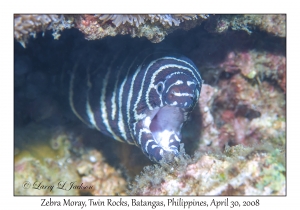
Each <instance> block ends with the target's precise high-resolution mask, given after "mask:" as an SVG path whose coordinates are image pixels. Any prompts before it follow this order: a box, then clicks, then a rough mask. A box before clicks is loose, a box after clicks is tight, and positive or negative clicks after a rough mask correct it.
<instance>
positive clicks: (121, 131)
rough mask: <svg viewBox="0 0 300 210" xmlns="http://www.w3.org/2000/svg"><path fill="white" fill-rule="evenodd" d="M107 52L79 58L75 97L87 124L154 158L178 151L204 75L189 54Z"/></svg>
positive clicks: (72, 95)
mask: <svg viewBox="0 0 300 210" xmlns="http://www.w3.org/2000/svg"><path fill="white" fill-rule="evenodd" d="M132 51H134V50H131V49H126V50H123V51H121V52H119V53H114V54H113V53H107V54H101V55H99V56H98V57H97V59H96V60H97V62H90V64H89V65H87V63H88V62H78V63H77V65H76V67H75V68H74V70H73V72H72V74H71V80H70V86H69V103H70V105H71V108H72V110H73V112H74V113H75V115H76V116H77V117H78V118H79V119H80V120H81V121H83V122H84V123H85V124H87V125H89V126H90V127H92V128H95V129H97V130H99V131H101V132H102V133H104V134H106V135H108V136H110V137H112V138H114V139H116V140H118V141H125V142H127V143H129V144H135V145H136V146H138V147H139V148H141V150H142V151H143V153H144V154H145V155H146V156H147V157H148V158H149V159H150V160H152V161H156V162H158V161H160V160H161V159H162V158H163V155H164V154H166V153H173V154H174V155H176V154H178V148H179V144H180V141H181V134H180V132H181V128H182V125H183V123H184V122H185V121H186V120H187V118H188V115H189V114H190V112H191V111H192V109H193V108H194V106H195V104H196V102H197V101H198V98H199V95H200V91H201V85H202V79H201V76H200V74H199V71H198V70H197V68H196V66H195V65H194V63H193V62H192V61H191V60H189V59H188V58H186V57H184V56H182V55H179V54H173V53H167V52H165V51H162V50H151V49H150V50H143V51H140V52H138V53H137V54H133V52H132Z"/></svg>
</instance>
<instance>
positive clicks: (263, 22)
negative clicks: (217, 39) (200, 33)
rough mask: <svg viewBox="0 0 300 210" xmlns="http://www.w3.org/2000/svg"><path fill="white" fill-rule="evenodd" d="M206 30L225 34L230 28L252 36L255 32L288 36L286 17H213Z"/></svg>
mask: <svg viewBox="0 0 300 210" xmlns="http://www.w3.org/2000/svg"><path fill="white" fill-rule="evenodd" d="M205 28H206V29H207V30H208V31H209V32H211V33H223V32H226V31H227V30H228V29H229V28H230V29H232V30H243V31H246V32H247V33H249V34H251V33H252V31H253V30H257V29H258V30H261V31H266V32H268V33H270V34H273V35H275V36H279V37H285V36H286V15H284V14H268V15H250V14H248V15H212V16H210V18H209V20H208V21H207V23H206V26H205Z"/></svg>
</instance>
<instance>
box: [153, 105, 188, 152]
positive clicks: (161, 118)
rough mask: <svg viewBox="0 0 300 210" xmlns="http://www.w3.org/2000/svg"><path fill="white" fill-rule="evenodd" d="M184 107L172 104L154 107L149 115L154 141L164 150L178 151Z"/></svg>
mask: <svg viewBox="0 0 300 210" xmlns="http://www.w3.org/2000/svg"><path fill="white" fill-rule="evenodd" d="M184 113H185V112H184V109H182V108H179V107H174V106H168V105H167V106H164V107H161V108H157V109H154V110H153V111H152V112H151V114H150V115H148V116H149V117H150V119H151V121H150V124H149V123H148V126H149V129H150V131H151V133H152V135H153V138H154V141H155V142H156V143H157V145H158V146H159V147H161V148H162V149H163V150H165V151H170V152H174V153H175V154H177V153H178V147H179V144H180V141H181V134H180V131H181V127H182V125H183V122H184V118H185V114H184Z"/></svg>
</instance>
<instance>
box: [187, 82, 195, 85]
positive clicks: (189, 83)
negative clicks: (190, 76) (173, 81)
mask: <svg viewBox="0 0 300 210" xmlns="http://www.w3.org/2000/svg"><path fill="white" fill-rule="evenodd" d="M186 83H187V85H188V86H191V85H195V82H191V81H187V82H186Z"/></svg>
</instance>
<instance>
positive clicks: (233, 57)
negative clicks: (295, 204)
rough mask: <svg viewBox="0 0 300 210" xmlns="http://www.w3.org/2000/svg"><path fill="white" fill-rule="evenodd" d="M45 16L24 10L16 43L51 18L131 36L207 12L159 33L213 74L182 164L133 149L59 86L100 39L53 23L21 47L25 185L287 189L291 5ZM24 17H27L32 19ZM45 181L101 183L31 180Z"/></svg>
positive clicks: (18, 79)
mask: <svg viewBox="0 0 300 210" xmlns="http://www.w3.org/2000/svg"><path fill="white" fill-rule="evenodd" d="M38 16H40V15H36V16H33V15H32V16H25V15H20V16H18V15H15V19H17V18H19V19H18V21H19V22H18V23H19V25H18V29H17V31H16V32H15V38H16V39H17V40H18V41H23V42H24V43H25V41H26V40H27V38H28V37H29V36H31V35H33V34H34V33H35V32H37V31H39V30H41V31H43V30H48V29H50V28H51V29H52V30H54V32H55V31H56V32H59V31H60V30H55V29H54V28H55V27H54V26H55V24H54V22H56V23H57V25H61V26H62V24H60V23H61V22H59V21H58V22H57V21H54V20H53V19H55V20H58V19H59V20H62V19H64V21H66V22H65V23H68V24H71V25H72V26H71V27H77V28H80V27H79V26H81V28H80V30H87V31H86V32H85V33H86V38H88V39H94V38H95V39H98V38H102V37H104V36H107V35H109V33H108V32H109V30H111V32H112V33H115V35H116V34H122V32H120V31H118V30H121V29H122V27H123V29H122V30H124V34H126V33H127V34H130V35H131V36H133V34H132V31H133V30H132V28H134V29H135V31H138V30H142V29H143V27H144V28H147V27H148V28H149V27H150V28H151V27H152V28H153V30H154V28H158V30H166V31H168V33H169V32H170V30H173V29H175V28H176V27H177V28H181V27H183V26H184V25H185V24H186V25H190V26H192V25H193V24H194V25H193V27H194V26H196V25H197V24H198V23H197V21H199V24H200V22H203V21H204V22H203V24H202V23H201V25H200V26H198V27H195V28H194V29H191V30H189V31H181V32H180V31H178V33H175V32H174V33H173V34H170V35H169V36H168V37H167V38H166V40H165V41H164V43H162V44H166V45H167V46H168V44H170V46H171V47H176V48H178V49H179V50H181V51H182V52H183V54H184V55H186V56H187V57H189V58H190V59H191V60H192V61H194V63H195V65H196V66H197V67H198V69H199V71H200V73H201V76H202V78H203V79H204V84H203V87H202V91H201V95H200V99H199V103H198V107H196V108H195V110H194V112H193V113H192V115H191V119H190V120H189V121H188V123H187V125H185V126H183V131H182V136H183V142H182V143H184V146H185V150H186V153H185V152H184V151H183V149H182V148H181V154H180V156H179V157H178V158H177V159H176V161H174V162H173V163H171V164H166V163H165V162H161V164H160V165H159V164H155V165H153V163H151V162H150V161H149V160H148V159H147V158H146V157H145V156H144V155H143V154H142V153H141V151H140V150H138V149H137V148H136V147H134V146H131V145H127V144H122V143H119V142H116V141H113V140H111V139H108V138H106V137H105V136H103V135H101V134H100V133H99V132H98V131H96V130H92V129H88V128H86V127H85V125H83V124H82V123H81V122H77V121H76V118H75V117H74V116H73V115H70V116H69V115H68V113H67V112H68V111H67V110H69V106H68V105H67V109H63V107H62V106H61V104H60V101H59V99H60V98H59V99H58V98H57V97H58V95H59V94H58V93H60V92H61V91H62V88H61V87H60V86H58V85H55V84H57V83H53V82H55V81H60V79H61V71H62V68H66V67H65V62H66V61H68V62H71V64H70V65H73V63H72V59H70V58H69V56H70V52H73V53H82V49H85V48H87V49H89V47H90V46H89V44H90V45H93V46H94V45H96V44H97V41H86V40H84V39H82V36H81V34H80V33H79V32H78V31H76V30H69V33H68V32H67V31H66V32H65V31H64V32H62V36H61V38H60V40H53V38H52V37H51V35H50V33H48V34H47V33H46V35H45V37H37V38H36V39H34V40H31V41H30V42H29V43H28V46H27V48H26V49H24V48H22V47H21V46H20V45H15V62H14V91H15V94H14V97H15V98H14V101H15V105H14V109H15V111H14V119H15V135H14V136H15V183H14V186H15V194H16V195H79V194H80V195H125V194H130V195H285V194H286V180H285V179H286V168H285V167H286V165H285V147H286V52H285V49H286V39H285V38H284V37H285V17H286V16H285V15H210V16H209V17H208V18H206V19H205V18H203V17H200V16H197V19H195V17H194V16H191V15H190V16H186V17H185V18H183V17H178V19H177V21H175V20H174V21H172V20H170V21H166V20H165V21H164V24H163V23H162V22H161V21H162V20H163V18H166V17H175V16H167V15H162V16H158V15H157V18H156V19H155V18H154V16H153V17H152V18H154V19H153V20H152V19H151V17H150V16H147V15H146V16H144V15H135V16H130V15H127V16H124V17H123V18H124V19H119V18H120V16H115V15H102V16H101V15H96V16H95V15H77V16H72V15H70V16H56V15H51V16H47V17H48V18H46V16H43V17H44V19H43V21H42V20H41V18H40V19H39V23H40V24H39V25H38V24H32V23H33V22H30V21H33V20H35V19H38ZM25 17H26V18H25ZM34 17H35V18H34ZM24 18H25V19H26V20H28V23H27V25H26V27H25V25H23V23H22V19H24ZM25 19H24V20H25ZM47 20H48V21H47ZM16 22H17V21H16ZM24 22H26V21H24ZM41 22H43V23H41ZM151 24H152V25H151ZM178 24H179V26H177V25H178ZM33 25H34V27H33ZM93 25H94V26H95V27H94V28H93V27H92V26H93ZM96 25H99V27H97V26H96ZM22 27H23V28H22ZM159 27H161V28H159ZM25 28H26V30H25ZM65 28H67V27H65ZM126 28H127V29H126ZM167 28H168V29H167ZM92 29H93V30H95V31H96V32H97V33H94V32H93V30H92ZM125 29H126V30H127V31H126V30H125ZM236 29H237V30H238V31H237V30H236ZM89 30H91V31H89ZM22 31H23V32H22ZM149 31H151V30H148V29H147V30H145V32H149ZM98 32H99V33H98ZM223 32H226V33H223ZM101 33H102V35H101ZM135 33H136V32H135ZM212 33H213V34H212ZM16 34H17V35H16ZM149 34H150V35H151V34H152V35H153V34H154V33H153V31H151V33H149ZM163 34H164V33H163ZM110 35H111V34H110ZM150 35H149V37H150ZM152 35H151V36H152ZM165 35H166V34H164V36H165ZM16 36H17V37H16ZM89 36H91V37H90V38H89ZM92 36H94V38H93V37H92ZM136 36H140V35H136ZM141 36H146V35H141ZM155 37H156V38H155ZM157 37H158V35H155V36H153V37H152V38H150V39H153V40H156V39H157ZM127 38H128V37H127ZM109 39H113V40H110V41H111V42H108V43H112V42H114V43H115V44H116V45H117V46H119V44H121V43H122V42H125V41H128V39H130V38H128V39H124V37H122V36H117V37H113V38H112V37H111V38H107V39H106V40H109ZM124 40H125V41H124ZM132 40H133V42H135V43H136V44H140V43H142V42H139V41H141V40H139V39H132ZM157 40H159V39H157ZM101 41H104V40H101ZM146 41H147V40H146ZM142 44H143V43H142ZM157 45H159V44H157ZM53 52H55V53H53ZM67 67H68V66H67ZM65 98H67V97H65ZM65 103H67V102H65ZM69 112H70V110H69ZM71 114H72V113H71ZM69 117H70V118H71V119H69ZM72 117H73V118H72ZM66 118H67V119H68V120H66ZM187 154H189V155H190V156H192V158H190V156H189V155H187ZM151 164H152V165H151ZM143 168H144V170H143ZM141 171H143V172H141ZM136 175H138V176H136ZM135 176H136V178H134V177H135ZM39 180H41V181H43V182H45V183H44V184H45V185H46V184H49V183H51V184H57V181H58V180H66V181H68V180H74V181H76V183H78V184H79V183H83V185H85V186H90V185H91V186H94V187H93V188H92V189H88V190H87V189H85V190H81V189H77V190H71V191H63V190H60V189H57V188H56V189H53V190H52V191H49V190H47V189H44V190H37V189H34V188H32V187H30V188H28V189H25V188H24V187H23V183H24V182H25V181H28V182H30V183H31V184H33V183H34V182H35V181H39ZM46 182H47V183H46ZM128 186H129V187H128Z"/></svg>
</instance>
